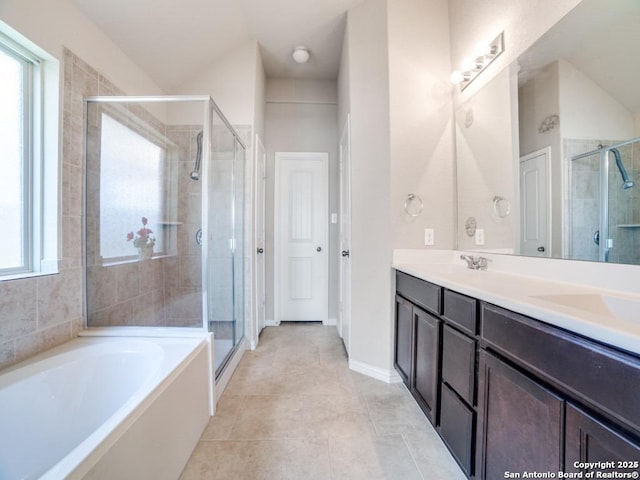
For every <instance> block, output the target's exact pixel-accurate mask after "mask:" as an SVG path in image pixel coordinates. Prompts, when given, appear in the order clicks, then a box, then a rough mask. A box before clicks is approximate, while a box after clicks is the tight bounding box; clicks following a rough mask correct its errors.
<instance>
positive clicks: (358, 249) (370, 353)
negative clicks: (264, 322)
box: [347, 0, 393, 373]
mask: <svg viewBox="0 0 640 480" xmlns="http://www.w3.org/2000/svg"><path fill="white" fill-rule="evenodd" d="M347 31H348V32H347V33H348V42H347V45H348V62H349V63H348V75H349V99H350V102H349V105H350V106H349V109H350V113H351V178H352V185H351V195H352V200H351V209H352V211H351V220H352V224H351V232H352V233H351V271H352V276H351V279H352V286H351V342H350V360H351V361H355V362H361V363H363V364H366V365H368V366H371V367H374V368H378V369H381V370H382V371H384V372H388V373H390V372H391V371H392V333H393V328H392V320H391V319H392V310H393V309H392V293H391V290H392V281H391V278H392V274H391V249H392V234H391V232H390V229H389V218H390V210H389V206H390V168H391V165H390V155H391V152H390V139H389V128H390V126H389V62H388V56H387V54H388V47H387V2H386V0H368V1H366V2H364V3H362V4H360V5H358V6H356V7H355V8H353V9H352V10H350V11H349V13H348V17H347Z"/></svg>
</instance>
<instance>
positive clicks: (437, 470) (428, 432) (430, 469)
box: [402, 425, 466, 480]
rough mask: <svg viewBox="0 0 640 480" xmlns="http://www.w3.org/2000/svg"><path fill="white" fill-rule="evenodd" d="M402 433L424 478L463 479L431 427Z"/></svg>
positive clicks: (439, 479)
mask: <svg viewBox="0 0 640 480" xmlns="http://www.w3.org/2000/svg"><path fill="white" fill-rule="evenodd" d="M428 427H429V428H427V429H425V430H422V431H415V432H410V433H404V434H403V435H402V436H403V437H404V439H405V441H406V443H407V447H408V448H409V451H410V452H411V455H412V456H413V458H414V460H415V462H416V464H417V465H418V469H419V470H420V472H421V473H422V476H423V478H424V479H425V480H441V479H446V480H465V479H466V477H465V475H464V474H463V473H462V470H460V467H459V466H458V464H457V463H456V461H455V460H454V459H453V457H452V456H451V454H450V453H449V450H447V447H445V446H444V443H442V441H441V440H440V437H438V434H437V433H436V432H435V430H434V429H433V427H431V426H430V425H429V426H428Z"/></svg>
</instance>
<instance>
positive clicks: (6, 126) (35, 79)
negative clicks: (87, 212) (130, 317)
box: [0, 22, 58, 280]
mask: <svg viewBox="0 0 640 480" xmlns="http://www.w3.org/2000/svg"><path fill="white" fill-rule="evenodd" d="M5 34H6V35H5ZM45 97H46V100H47V101H46V102H45ZM57 97H58V62H57V60H55V59H54V58H52V57H50V56H48V55H47V54H46V53H45V52H43V51H42V50H40V49H39V48H38V47H36V46H35V45H33V44H31V43H30V42H28V40H26V39H24V38H23V37H21V36H20V35H19V34H17V33H16V32H14V31H13V30H11V29H10V28H9V27H7V26H6V25H5V24H3V23H2V22H0V105H1V108H0V225H1V226H2V234H1V235H0V280H5V279H12V278H19V277H22V276H28V275H33V274H43V273H53V272H56V271H57V235H58V233H57V225H58V221H57V211H58V201H57V190H58V188H57V185H58V180H57V177H58V155H57V150H58V147H57V136H58V115H57V109H58V99H57ZM45 105H46V107H45ZM45 131H46V134H45ZM45 165H46V166H45Z"/></svg>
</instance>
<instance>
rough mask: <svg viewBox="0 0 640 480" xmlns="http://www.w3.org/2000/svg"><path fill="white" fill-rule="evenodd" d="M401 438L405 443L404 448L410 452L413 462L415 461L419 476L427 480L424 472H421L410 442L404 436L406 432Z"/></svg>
mask: <svg viewBox="0 0 640 480" xmlns="http://www.w3.org/2000/svg"><path fill="white" fill-rule="evenodd" d="M400 436H401V437H402V441H403V442H404V446H405V447H406V448H407V451H408V452H409V456H411V460H413V465H414V466H415V467H416V470H417V471H418V475H420V478H421V479H422V480H425V478H424V475H422V471H421V470H420V466H419V465H418V462H417V461H416V457H415V455H414V454H413V451H412V449H411V447H410V446H409V442H407V439H406V438H405V436H404V432H403V433H401V434H400Z"/></svg>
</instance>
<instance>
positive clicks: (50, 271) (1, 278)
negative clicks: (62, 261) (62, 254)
mask: <svg viewBox="0 0 640 480" xmlns="http://www.w3.org/2000/svg"><path fill="white" fill-rule="evenodd" d="M42 266H43V269H42V270H41V271H40V272H21V273H11V274H7V275H0V282H8V281H12V280H22V279H23V278H34V277H44V276H46V275H57V274H58V273H60V272H59V269H58V262H48V265H46V264H44V262H43V265H42Z"/></svg>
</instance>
